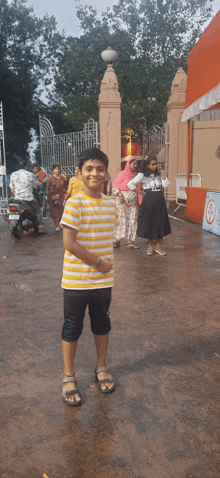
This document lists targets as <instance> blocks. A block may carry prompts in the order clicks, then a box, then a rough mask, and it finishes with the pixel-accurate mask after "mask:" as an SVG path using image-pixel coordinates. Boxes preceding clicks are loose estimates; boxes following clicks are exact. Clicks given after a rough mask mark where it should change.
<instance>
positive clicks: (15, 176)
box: [10, 160, 43, 229]
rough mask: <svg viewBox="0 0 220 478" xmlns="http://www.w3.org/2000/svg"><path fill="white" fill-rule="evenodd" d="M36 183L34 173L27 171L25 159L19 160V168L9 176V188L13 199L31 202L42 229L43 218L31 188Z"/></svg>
mask: <svg viewBox="0 0 220 478" xmlns="http://www.w3.org/2000/svg"><path fill="white" fill-rule="evenodd" d="M37 185H38V181H36V180H35V178H34V175H33V174H32V173H30V172H29V171H27V163H26V161H25V160H21V161H20V164H19V170H18V171H14V172H13V173H12V174H11V177H10V189H11V193H12V194H13V196H14V197H15V199H20V200H21V201H28V202H31V205H32V206H33V208H34V210H35V212H36V216H37V219H38V223H39V229H43V220H42V214H41V210H40V205H39V203H38V201H37V200H36V199H35V197H34V194H33V190H34V188H36V187H37Z"/></svg>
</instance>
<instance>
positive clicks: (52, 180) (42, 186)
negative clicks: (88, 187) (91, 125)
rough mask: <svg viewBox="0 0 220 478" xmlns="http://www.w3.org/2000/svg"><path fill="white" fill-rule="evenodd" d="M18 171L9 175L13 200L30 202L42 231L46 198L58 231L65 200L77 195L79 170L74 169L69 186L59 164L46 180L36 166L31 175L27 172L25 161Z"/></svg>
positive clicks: (44, 175) (36, 165)
mask: <svg viewBox="0 0 220 478" xmlns="http://www.w3.org/2000/svg"><path fill="white" fill-rule="evenodd" d="M19 166H20V167H19V170H18V171H15V172H14V173H12V174H11V177H10V189H11V193H12V195H13V196H14V197H15V199H20V200H24V201H27V202H30V203H31V204H32V205H33V207H34V210H35V212H36V215H37V219H38V223H39V230H40V231H41V230H42V229H43V221H42V210H41V209H42V208H41V206H42V198H43V196H46V197H47V202H48V205H49V211H50V216H51V218H52V219H53V221H54V225H55V230H56V231H60V229H61V228H60V226H59V223H60V220H61V217H62V214H63V208H64V205H65V202H66V201H67V199H68V198H69V197H70V196H71V195H74V194H77V192H79V191H80V190H81V189H82V187H83V183H82V181H81V180H80V179H79V178H78V174H79V169H78V168H77V167H76V168H75V176H74V177H73V178H71V179H70V181H69V185H68V182H67V180H66V177H65V175H63V174H61V168H60V165H59V164H54V165H53V173H52V174H51V175H50V176H49V177H48V179H47V178H46V174H45V172H44V171H43V170H42V169H41V168H40V167H39V165H38V164H34V165H33V169H32V171H33V173H31V172H29V171H28V170H27V168H28V165H27V163H26V161H21V162H20V165H19Z"/></svg>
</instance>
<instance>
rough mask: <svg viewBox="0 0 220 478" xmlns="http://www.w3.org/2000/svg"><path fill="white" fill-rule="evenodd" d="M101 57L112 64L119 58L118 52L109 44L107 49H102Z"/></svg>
mask: <svg viewBox="0 0 220 478" xmlns="http://www.w3.org/2000/svg"><path fill="white" fill-rule="evenodd" d="M101 57H102V59H103V60H104V61H106V63H108V64H112V63H113V61H115V60H116V58H118V53H117V51H115V50H112V48H111V47H110V46H109V47H108V48H107V50H104V51H102V53H101Z"/></svg>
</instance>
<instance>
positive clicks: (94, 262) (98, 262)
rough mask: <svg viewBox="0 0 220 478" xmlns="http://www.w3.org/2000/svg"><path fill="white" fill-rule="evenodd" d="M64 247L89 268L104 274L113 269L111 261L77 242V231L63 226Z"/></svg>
mask: <svg viewBox="0 0 220 478" xmlns="http://www.w3.org/2000/svg"><path fill="white" fill-rule="evenodd" d="M62 227H63V246H64V248H65V249H67V251H69V252H70V253H71V254H73V255H74V256H76V257H78V259H80V260H81V261H83V262H85V264H88V265H89V266H93V267H95V268H96V269H97V270H98V271H99V272H102V274H107V273H108V272H110V270H111V269H112V263H111V262H110V260H109V259H101V258H100V257H97V256H95V255H94V254H92V253H91V252H89V251H88V250H87V249H85V247H83V246H81V244H79V243H78V242H77V232H78V231H77V229H74V228H72V227H67V226H65V225H64V224H63V226H62Z"/></svg>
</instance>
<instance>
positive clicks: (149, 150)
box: [143, 123, 168, 172]
mask: <svg viewBox="0 0 220 478" xmlns="http://www.w3.org/2000/svg"><path fill="white" fill-rule="evenodd" d="M167 137H168V131H167V123H164V124H163V126H162V127H160V126H157V125H154V126H152V128H150V129H149V130H147V128H143V157H144V158H145V157H146V156H149V154H153V155H154V156H156V157H157V160H158V163H159V165H160V166H161V167H162V168H163V169H164V170H165V172H167V165H168V141H167Z"/></svg>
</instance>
